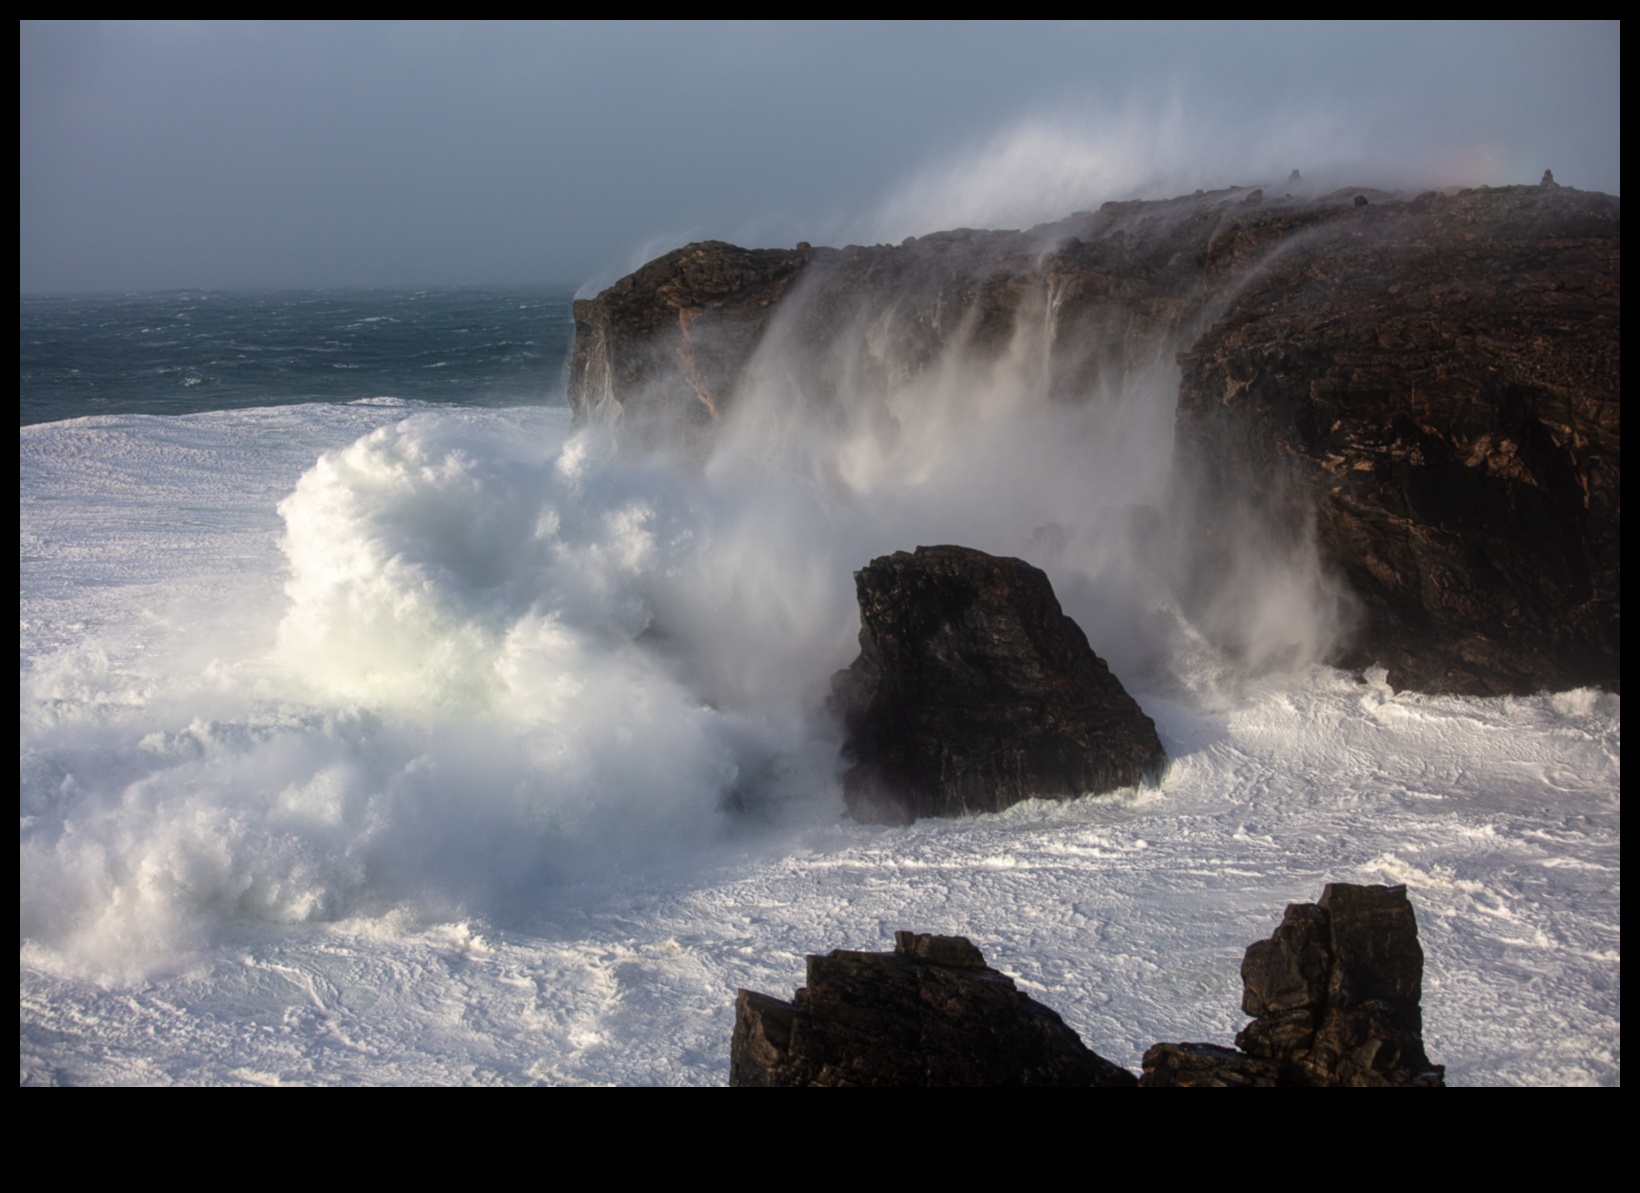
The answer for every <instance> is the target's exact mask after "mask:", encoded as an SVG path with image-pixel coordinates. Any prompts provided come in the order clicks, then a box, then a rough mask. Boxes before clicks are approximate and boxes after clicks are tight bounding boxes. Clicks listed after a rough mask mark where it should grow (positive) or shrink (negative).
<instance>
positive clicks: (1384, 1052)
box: [1140, 883, 1444, 1086]
mask: <svg viewBox="0 0 1640 1193" xmlns="http://www.w3.org/2000/svg"><path fill="white" fill-rule="evenodd" d="M1423 977H1424V953H1423V949H1422V948H1421V947H1420V946H1419V944H1418V922H1417V919H1416V917H1415V916H1414V915H1413V912H1412V904H1411V902H1410V901H1408V899H1407V895H1406V888H1405V887H1400V886H1393V887H1386V886H1350V885H1347V884H1344V883H1329V884H1328V885H1327V887H1326V888H1325V890H1323V891H1322V893H1321V902H1320V903H1291V904H1288V906H1287V914H1286V916H1285V917H1284V918H1283V919H1282V921H1281V925H1280V926H1279V927H1278V928H1277V929H1276V930H1275V933H1274V934H1273V935H1272V936H1271V937H1270V939H1268V940H1261V941H1259V942H1258V943H1256V944H1254V945H1253V946H1252V947H1250V948H1249V949H1248V950H1247V956H1246V957H1245V958H1244V959H1243V961H1242V963H1241V979H1242V985H1243V987H1244V993H1243V995H1242V1009H1243V1010H1244V1011H1246V1012H1247V1014H1249V1015H1252V1016H1254V1019H1253V1021H1252V1022H1251V1023H1249V1024H1248V1025H1247V1026H1246V1027H1244V1028H1243V1029H1242V1030H1241V1031H1240V1032H1239V1033H1237V1035H1236V1044H1237V1046H1238V1047H1239V1048H1240V1049H1241V1051H1240V1052H1236V1051H1233V1050H1231V1049H1228V1048H1221V1047H1218V1046H1216V1045H1213V1044H1157V1045H1155V1046H1154V1047H1152V1048H1150V1049H1149V1050H1148V1051H1147V1052H1146V1053H1145V1057H1144V1077H1143V1078H1142V1079H1141V1082H1140V1083H1141V1084H1142V1085H1145V1086H1174V1085H1187V1086H1196V1085H1200V1086H1244V1085H1251V1086H1263V1085H1297V1086H1438V1085H1442V1084H1444V1079H1443V1072H1444V1070H1443V1069H1442V1067H1441V1066H1440V1065H1436V1064H1432V1063H1431V1062H1430V1059H1429V1057H1428V1056H1427V1055H1425V1053H1424V1045H1423V1012H1422V1010H1421V1008H1420V1000H1421V997H1422V991H1423Z"/></svg>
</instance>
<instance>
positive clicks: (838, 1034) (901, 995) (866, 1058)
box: [729, 932, 1136, 1087]
mask: <svg viewBox="0 0 1640 1193" xmlns="http://www.w3.org/2000/svg"><path fill="white" fill-rule="evenodd" d="M729 1084H730V1085H732V1086H806V1085H814V1086H849V1085H911V1086H985V1085H1010V1086H1017V1085H1038V1086H1042V1085H1051V1086H1089V1085H1098V1086H1127V1087H1131V1086H1133V1085H1135V1084H1136V1081H1135V1078H1134V1076H1133V1074H1132V1073H1129V1072H1128V1071H1127V1070H1125V1069H1122V1068H1119V1067H1118V1066H1116V1065H1113V1064H1111V1063H1110V1062H1109V1061H1106V1060H1104V1059H1103V1058H1101V1057H1100V1056H1098V1055H1096V1054H1095V1053H1093V1052H1092V1051H1090V1050H1089V1049H1088V1048H1087V1047H1086V1046H1085V1045H1084V1044H1083V1043H1082V1041H1081V1039H1080V1038H1078V1036H1077V1034H1076V1033H1075V1032H1074V1031H1072V1030H1071V1029H1070V1028H1069V1027H1067V1026H1065V1022H1064V1020H1062V1019H1061V1018H1060V1017H1059V1016H1058V1015H1057V1014H1055V1013H1054V1012H1053V1011H1051V1010H1049V1009H1048V1008H1047V1007H1045V1006H1043V1005H1042V1004H1041V1003H1039V1002H1037V1001H1035V1000H1034V999H1032V998H1029V997H1027V996H1026V995H1024V994H1021V993H1020V992H1019V990H1018V988H1017V987H1015V985H1014V982H1013V979H1012V978H1010V977H1008V976H1007V975H1006V974H1002V973H998V972H997V971H996V970H994V969H992V968H990V967H989V966H987V965H986V964H985V958H984V957H983V956H982V955H981V954H980V951H979V950H978V949H977V948H975V947H974V946H973V945H972V944H971V943H970V942H969V941H968V940H967V939H966V938H965V937H961V936H927V935H921V934H917V933H911V932H896V933H895V934H894V951H893V952H892V953H864V952H852V951H849V950H845V949H836V950H833V951H832V952H831V953H828V954H827V955H826V956H824V957H816V956H812V955H811V956H810V957H809V958H808V984H807V985H806V986H804V987H802V988H801V989H799V990H798V991H797V993H796V995H795V997H794V998H793V999H792V1001H791V1002H789V1003H787V1002H782V1001H781V1000H779V999H777V998H772V997H770V996H769V995H766V994H758V993H756V992H754V991H751V990H741V991H740V992H739V993H738V995H737V996H736V998H735V1030H734V1037H733V1039H732V1041H731V1043H730V1049H729Z"/></svg>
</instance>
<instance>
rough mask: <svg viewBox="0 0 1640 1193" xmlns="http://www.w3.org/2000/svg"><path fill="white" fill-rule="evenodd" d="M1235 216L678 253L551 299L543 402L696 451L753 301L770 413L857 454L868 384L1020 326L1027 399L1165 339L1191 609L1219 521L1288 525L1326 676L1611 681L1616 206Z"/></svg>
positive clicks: (1216, 210) (1064, 388) (1470, 198)
mask: <svg viewBox="0 0 1640 1193" xmlns="http://www.w3.org/2000/svg"><path fill="white" fill-rule="evenodd" d="M1357 195H1359V196H1360V197H1361V198H1362V199H1364V200H1366V201H1367V205H1366V206H1356V202H1355V200H1356V197H1357ZM1247 197H1248V196H1246V195H1244V194H1242V193H1241V192H1239V191H1236V190H1234V189H1230V190H1221V191H1213V192H1198V193H1197V194H1195V195H1190V196H1184V197H1182V198H1178V199H1172V200H1164V201H1158V202H1138V201H1135V202H1128V203H1107V204H1104V205H1103V206H1102V207H1101V208H1100V209H1099V210H1098V211H1097V212H1078V213H1076V214H1074V215H1072V216H1070V217H1068V218H1067V219H1065V220H1061V221H1058V222H1057V223H1053V224H1046V225H1042V226H1040V227H1037V228H1033V229H1030V230H1028V231H1024V232H978V231H974V230H973V229H957V230H955V231H951V232H943V233H934V234H931V235H927V236H919V237H917V238H916V239H914V240H911V241H909V242H907V243H904V244H901V245H894V246H889V245H878V246H870V247H862V246H850V247H848V248H844V249H826V248H812V249H811V248H808V247H806V246H800V247H799V248H798V249H796V250H766V251H761V252H749V251H748V250H745V249H737V248H734V247H733V246H729V245H723V244H717V243H707V244H700V245H691V246H689V247H687V248H685V249H680V250H678V251H677V252H675V253H670V254H668V255H667V256H665V257H662V258H660V259H659V260H657V261H654V262H651V263H650V264H649V265H646V266H644V267H643V269H641V270H639V271H638V272H637V273H636V274H634V275H632V276H631V277H629V278H626V279H623V280H622V281H621V282H618V283H616V285H615V286H613V287H611V288H610V289H609V290H606V291H604V293H602V294H600V295H598V296H597V298H595V299H592V300H589V301H586V302H579V303H577V304H576V307H575V319H576V344H575V352H574V357H573V360H572V365H571V376H570V386H569V399H570V403H571V405H572V407H573V408H574V409H575V411H576V416H577V418H579V419H582V420H586V419H589V418H595V417H603V418H609V419H614V418H616V417H619V418H620V419H621V421H622V423H623V427H624V433H626V434H627V435H628V436H629V437H630V438H631V439H632V440H634V441H635V442H637V443H639V444H651V443H654V442H657V441H662V440H672V441H676V440H678V439H682V440H684V441H686V442H689V443H697V442H698V441H699V439H700V437H701V436H703V435H709V434H710V429H711V427H713V426H714V425H715V424H716V420H717V418H718V417H719V416H721V415H723V414H724V413H725V412H727V411H728V410H730V409H731V408H732V407H733V406H734V404H735V402H736V401H737V400H738V398H739V395H740V386H741V382H742V380H743V373H744V370H745V368H746V366H747V364H748V362H749V361H751V359H752V356H753V353H754V351H755V350H756V349H757V347H758V346H759V345H760V344H761V343H763V342H764V339H765V336H766V333H767V332H768V331H769V330H770V329H771V328H772V327H773V326H774V324H773V321H772V315H773V312H774V311H775V309H776V307H777V306H778V308H779V310H780V312H781V316H782V317H781V320H780V322H779V328H780V331H779V334H780V335H781V336H782V337H783V338H782V340H781V349H782V352H781V359H782V361H783V363H785V364H786V365H787V366H789V367H788V368H787V369H786V370H785V371H784V372H783V373H782V384H783V385H785V386H786V387H787V392H786V393H785V397H783V399H782V400H789V401H790V402H793V403H798V404H801V405H803V406H804V407H805V408H806V409H807V411H808V412H810V413H814V414H818V415H820V416H822V417H823V419H832V420H850V419H853V420H867V421H868V423H869V425H870V426H873V427H876V426H881V427H882V428H883V433H884V434H892V433H893V426H894V418H893V414H892V411H891V408H890V402H889V397H890V395H891V394H892V393H894V392H895V387H897V386H900V387H903V384H904V382H906V381H907V380H908V379H913V378H916V377H917V376H918V375H919V374H920V373H921V372H922V371H923V370H925V369H928V368H930V367H932V366H934V365H936V364H937V363H938V362H939V361H941V360H942V359H947V358H948V356H947V354H949V353H950V352H951V351H953V350H960V351H961V352H962V353H963V354H964V356H963V359H964V360H965V362H968V363H970V364H972V365H975V366H979V365H983V364H984V363H985V362H987V361H994V360H996V359H998V358H999V357H1000V356H1001V354H1002V353H1004V352H1005V351H1007V350H1008V348H1009V347H1010V345H1011V344H1012V343H1013V342H1014V339H1015V333H1016V331H1017V330H1018V329H1020V328H1022V327H1029V326H1036V325H1040V326H1042V327H1048V326H1049V325H1050V324H1051V328H1052V334H1051V335H1046V334H1045V335H1044V336H1043V337H1042V340H1043V343H1044V345H1045V348H1044V351H1043V352H1042V354H1041V359H1042V370H1043V372H1042V376H1041V378H1040V382H1039V385H1038V389H1039V391H1040V394H1041V397H1042V399H1043V400H1044V401H1064V402H1085V401H1097V400H1099V399H1101V398H1102V397H1103V396H1104V395H1107V394H1109V393H1112V392H1115V391H1117V390H1120V389H1121V388H1122V387H1123V386H1125V385H1126V384H1127V383H1128V382H1129V381H1130V380H1131V378H1132V377H1133V376H1135V375H1136V373H1137V372H1138V371H1140V370H1143V369H1146V368H1150V367H1152V366H1154V364H1155V363H1156V362H1157V361H1166V360H1171V359H1172V358H1173V356H1174V354H1175V353H1176V352H1177V351H1178V350H1179V349H1180V348H1183V349H1185V350H1186V351H1185V353H1184V356H1183V357H1182V364H1183V377H1182V383H1181V388H1180V397H1179V405H1178V413H1177V427H1176V430H1177V434H1176V443H1177V448H1176V453H1177V459H1176V471H1177V473H1178V474H1179V475H1181V476H1187V477H1189V478H1191V480H1192V481H1193V482H1194V483H1195V484H1196V485H1197V486H1198V495H1199V514H1198V515H1197V522H1198V524H1199V528H1200V536H1199V541H1200V551H1199V552H1197V555H1198V557H1199V566H1198V567H1197V568H1196V573H1197V577H1198V586H1199V588H1200V589H1201V590H1202V591H1203V592H1211V591H1212V590H1213V588H1214V587H1215V585H1216V584H1217V583H1218V581H1219V579H1220V578H1221V577H1222V576H1223V575H1224V574H1226V572H1225V563H1226V561H1225V559H1224V558H1223V557H1222V552H1224V551H1230V550H1233V544H1234V543H1235V542H1236V541H1237V540H1236V538H1235V536H1233V535H1228V534H1226V533H1225V527H1226V526H1227V525H1230V524H1233V523H1232V521H1231V520H1234V519H1239V518H1241V517H1244V516H1246V515H1248V514H1249V513H1252V514H1255V515H1257V516H1259V517H1266V518H1270V519H1273V520H1274V521H1275V522H1276V524H1277V525H1278V526H1281V527H1283V528H1285V529H1287V530H1289V531H1306V530H1308V528H1311V527H1313V528H1314V532H1315V534H1316V536H1317V538H1318V539H1319V544H1320V546H1321V548H1322V553H1323V555H1324V557H1325V558H1326V559H1327V560H1328V561H1329V562H1330V563H1331V564H1332V565H1334V566H1336V567H1337V568H1339V569H1341V570H1342V572H1343V573H1344V574H1345V576H1346V577H1347V578H1348V580H1349V582H1350V584H1351V586H1352V587H1353V588H1354V590H1355V592H1356V594H1357V595H1358V596H1359V597H1360V598H1361V604H1362V607H1363V613H1364V619H1363V623H1362V625H1361V629H1360V633H1359V636H1358V637H1357V639H1356V640H1355V642H1354V644H1353V649H1352V650H1351V651H1350V652H1349V653H1348V654H1347V655H1346V656H1345V657H1344V658H1343V659H1342V660H1341V661H1344V662H1348V663H1351V664H1353V665H1365V664H1367V663H1371V662H1374V661H1379V662H1382V663H1383V664H1384V665H1385V666H1387V667H1388V669H1389V679H1390V683H1391V684H1392V685H1393V686H1395V687H1396V688H1414V689H1419V690H1424V691H1436V692H1459V693H1474V694H1492V693H1505V692H1526V691H1533V690H1537V689H1541V688H1545V687H1553V688H1566V687H1573V686H1578V685H1584V684H1600V685H1604V686H1607V687H1611V688H1613V689H1616V688H1618V686H1619V684H1620V674H1619V673H1620V661H1621V584H1620V566H1619V556H1618V550H1619V547H1618V542H1619V535H1620V527H1621V489H1622V484H1621V481H1622V467H1621V404H1620V397H1621V374H1622V367H1621V361H1622V355H1621V350H1620V342H1619V336H1620V333H1621V315H1622V279H1621V257H1622V239H1621V234H1622V207H1621V201H1620V200H1619V199H1617V198H1615V197H1612V196H1608V195H1598V194H1592V193H1589V192H1584V191H1578V190H1575V189H1572V188H1567V187H1560V186H1550V187H1543V186H1532V187H1494V188H1480V189H1474V190H1466V191H1462V192H1460V193H1458V194H1457V195H1450V196H1449V195H1443V194H1440V193H1438V192H1428V193H1426V194H1424V195H1421V196H1419V197H1418V198H1416V199H1414V200H1412V201H1404V200H1403V199H1401V198H1399V197H1398V196H1396V195H1393V194H1388V193H1386V192H1382V191H1372V190H1367V191H1360V190H1358V189H1356V188H1350V189H1346V190H1341V191H1335V192H1333V193H1331V194H1327V195H1320V196H1315V197H1313V198H1306V199H1304V200H1303V201H1293V202H1282V203H1262V204H1257V205H1251V206H1250V205H1248V204H1247V203H1246V202H1245V201H1244V200H1245V199H1246V198H1247ZM845 399H846V400H845ZM1186 595H1187V597H1188V595H1189V594H1186Z"/></svg>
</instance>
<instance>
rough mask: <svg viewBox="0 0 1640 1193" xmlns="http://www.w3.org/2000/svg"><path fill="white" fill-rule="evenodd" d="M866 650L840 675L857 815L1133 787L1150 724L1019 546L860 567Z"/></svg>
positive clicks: (1156, 766)
mask: <svg viewBox="0 0 1640 1193" xmlns="http://www.w3.org/2000/svg"><path fill="white" fill-rule="evenodd" d="M854 578H855V588H856V591H857V594H858V596H859V601H860V656H859V657H858V658H857V659H856V660H855V661H854V663H853V664H852V665H851V666H850V667H849V668H848V670H846V671H841V672H839V673H838V674H837V675H836V676H835V677H834V678H833V680H832V691H833V698H834V702H835V705H836V708H837V711H838V713H839V714H840V716H841V718H842V721H843V727H844V732H845V753H846V755H847V756H848V757H850V759H851V761H852V762H853V766H852V768H851V769H850V770H849V771H848V773H847V774H846V775H845V776H844V796H845V799H846V800H847V802H848V807H849V811H850V813H851V814H852V815H853V816H854V817H855V818H856V819H858V820H864V821H869V822H878V823H906V822H909V821H911V820H914V819H916V818H917V817H918V816H951V815H961V814H964V813H975V812H992V811H997V810H999V809H1001V808H1004V807H1007V806H1009V805H1010V804H1014V803H1017V802H1018V801H1019V800H1021V799H1027V798H1032V797H1050V798H1071V797H1074V796H1079V795H1084V794H1087V793H1090V792H1104V791H1111V790H1115V789H1118V788H1121V787H1130V786H1134V785H1136V784H1138V783H1139V782H1140V781H1142V780H1144V779H1146V778H1153V777H1155V776H1156V775H1157V774H1158V772H1159V771H1160V770H1161V768H1162V765H1163V763H1164V761H1165V756H1164V754H1163V750H1162V744H1161V740H1160V739H1159V738H1158V737H1157V734H1156V726H1155V724H1154V723H1153V722H1152V721H1151V719H1150V718H1149V717H1147V716H1145V714H1144V712H1143V711H1142V710H1141V709H1140V708H1139V705H1138V704H1137V703H1136V702H1135V701H1134V700H1133V698H1132V697H1131V696H1129V695H1128V694H1127V692H1126V691H1125V690H1124V689H1123V687H1122V684H1121V681H1120V680H1118V679H1117V678H1116V676H1114V675H1113V674H1111V671H1110V668H1109V667H1108V666H1106V664H1105V662H1104V661H1103V660H1102V659H1100V658H1099V656H1098V655H1097V654H1095V653H1094V651H1093V649H1092V648H1091V647H1090V646H1089V645H1088V640H1087V637H1086V635H1084V634H1083V633H1082V631H1081V629H1080V628H1079V627H1078V626H1077V624H1076V623H1075V622H1074V621H1072V620H1071V619H1070V618H1069V617H1067V616H1065V614H1064V612H1063V611H1062V610H1061V609H1060V606H1059V602H1058V600H1057V599H1055V597H1054V593H1053V586H1052V585H1051V584H1050V583H1049V581H1048V577H1047V576H1046V575H1045V574H1044V573H1043V572H1041V571H1040V570H1039V569H1037V568H1034V567H1032V566H1031V565H1030V564H1028V563H1025V562H1024V561H1023V560H1018V559H1008V558H1001V557H998V556H993V555H987V554H985V553H984V552H982V551H975V550H972V549H970V548H966V547H954V546H941V547H918V548H917V550H916V551H915V552H914V553H911V552H905V551H899V552H896V553H895V554H893V555H887V556H883V557H882V558H879V559H875V560H873V561H872V562H871V563H870V564H869V565H867V566H866V567H864V568H862V569H861V570H860V571H858V572H856V573H855V576H854Z"/></svg>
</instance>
